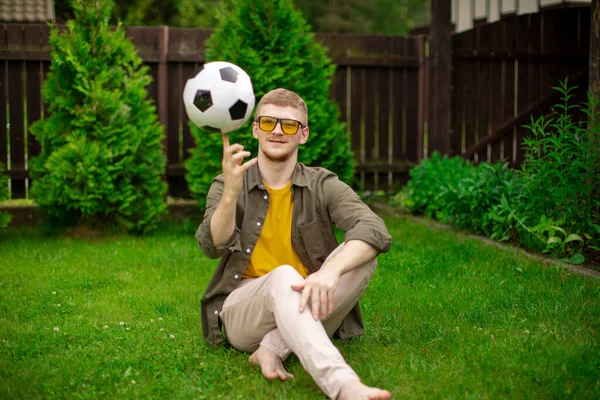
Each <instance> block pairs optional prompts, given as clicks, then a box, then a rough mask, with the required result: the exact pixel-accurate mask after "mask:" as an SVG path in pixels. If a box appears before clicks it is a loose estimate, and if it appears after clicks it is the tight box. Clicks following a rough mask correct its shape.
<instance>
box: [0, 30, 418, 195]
mask: <svg viewBox="0 0 600 400" xmlns="http://www.w3.org/2000/svg"><path fill="white" fill-rule="evenodd" d="M126 30H127V33H128V35H129V36H130V37H131V39H132V41H133V43H134V44H135V46H136V48H137V49H138V51H139V54H140V56H141V57H142V59H143V60H144V62H145V63H146V64H147V65H148V66H149V67H150V73H151V75H152V77H153V78H154V79H153V82H152V84H151V85H150V86H149V87H148V92H149V95H150V97H151V98H152V99H154V100H155V102H156V104H157V107H158V113H159V117H160V120H161V122H162V123H163V124H164V126H165V133H166V135H165V136H166V138H165V142H164V148H165V152H166V154H167V158H168V167H167V171H166V177H167V180H168V182H169V193H170V195H171V196H175V197H185V196H187V195H188V192H187V185H186V183H185V179H184V174H185V169H184V167H183V163H184V161H185V160H186V159H187V158H188V156H189V149H190V148H191V147H193V146H194V141H193V138H192V136H191V134H190V130H189V126H188V119H187V115H186V114H185V112H184V108H183V104H182V96H181V94H182V91H183V86H184V85H185V81H186V80H187V78H188V77H189V76H190V75H191V74H192V72H193V71H194V70H195V69H196V68H198V66H199V65H201V64H202V63H203V62H204V42H205V40H206V39H207V38H208V37H209V35H210V33H211V32H210V31H207V30H197V29H181V28H168V27H129V28H127V29H126ZM48 36H49V30H48V28H47V27H46V26H45V25H32V24H28V25H19V24H4V25H0V159H1V160H2V164H3V166H4V169H5V171H6V172H7V174H8V176H9V177H10V182H11V192H12V197H13V198H22V197H26V196H27V194H28V186H29V170H28V160H29V159H31V157H32V156H35V155H36V154H38V153H39V146H38V144H37V143H36V141H35V139H34V138H33V136H32V135H31V134H30V133H28V132H27V129H28V127H29V126H30V125H31V124H32V123H33V122H34V121H36V120H38V119H39V118H41V117H43V115H44V109H43V105H42V104H43V99H42V97H41V92H40V89H41V86H42V83H43V80H44V76H45V75H46V74H47V72H48V68H49V60H50V48H49V46H48ZM317 40H319V41H321V42H322V43H323V44H324V45H325V46H327V48H328V49H329V53H328V54H329V56H330V57H331V58H332V60H333V62H334V63H335V64H336V65H337V71H336V74H335V77H334V81H333V83H332V87H331V95H332V98H333V99H335V101H336V102H337V104H338V105H339V107H340V110H341V118H342V120H343V121H345V122H346V123H347V126H348V130H349V132H351V137H352V150H353V152H354V156H355V158H356V161H357V169H356V171H357V178H358V179H357V182H358V185H357V186H359V187H360V188H365V189H374V190H377V189H381V190H392V189H394V188H395V187H396V185H397V182H398V181H400V180H404V179H405V178H406V173H407V171H408V169H409V166H410V165H411V164H414V163H416V162H418V160H419V159H420V158H421V156H422V153H421V151H420V149H421V148H422V140H423V139H422V138H423V118H424V110H425V103H424V102H425V98H424V96H423V95H422V93H423V90H422V89H421V88H422V87H423V85H424V78H425V74H424V62H425V57H424V53H423V49H424V43H425V39H424V37H388V36H384V37H382V36H356V35H317Z"/></svg>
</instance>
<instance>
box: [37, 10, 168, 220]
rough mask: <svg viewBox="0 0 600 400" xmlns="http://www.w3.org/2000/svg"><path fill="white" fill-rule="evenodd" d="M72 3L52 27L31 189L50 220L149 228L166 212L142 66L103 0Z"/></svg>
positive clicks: (159, 134) (156, 132) (155, 126)
mask: <svg viewBox="0 0 600 400" xmlns="http://www.w3.org/2000/svg"><path fill="white" fill-rule="evenodd" d="M72 4H73V9H74V13H75V18H74V19H72V20H70V21H68V22H67V26H66V28H65V29H63V30H59V29H57V28H56V27H53V29H52V32H51V36H50V44H51V46H52V52H51V63H50V72H49V74H48V77H47V79H46V81H45V83H44V87H43V95H44V98H45V99H46V101H47V103H48V108H49V117H48V118H46V119H44V120H41V121H38V122H37V123H36V124H34V125H33V126H32V128H31V132H32V133H33V134H34V136H35V137H36V138H37V140H38V141H39V143H40V144H41V154H40V155H39V156H38V157H36V158H34V159H33V161H32V173H33V177H34V180H33V186H32V194H33V197H34V198H35V201H36V202H37V203H38V204H39V205H40V206H41V207H43V208H45V209H47V211H48V213H49V215H50V216H52V217H53V218H54V219H55V220H56V221H61V222H64V223H77V222H81V221H84V220H88V219H92V220H95V221H104V222H107V223H108V224H109V225H111V226H116V227H118V228H119V229H126V230H135V231H147V230H150V229H152V228H153V227H154V226H155V225H156V223H157V221H158V219H159V216H160V215H161V214H162V213H163V212H164V211H165V208H166V206H165V201H164V199H165V195H166V184H165V183H164V182H163V181H162V178H161V176H162V174H163V173H164V168H165V157H164V155H163V151H162V144H161V143H162V139H163V136H164V133H163V130H162V126H161V125H160V124H159V123H158V120H157V116H156V110H155V106H154V105H153V103H152V102H151V101H150V100H149V99H148V95H147V91H146V86H147V85H148V84H149V83H150V81H151V78H150V76H149V75H148V69H147V67H144V66H142V60H141V58H140V57H139V56H138V54H137V53H136V50H135V48H134V46H133V44H132V43H131V41H130V40H129V39H128V38H126V36H125V32H124V30H123V29H122V28H121V26H120V25H119V26H117V27H116V29H113V28H111V26H110V25H109V20H110V17H111V9H112V3H111V2H110V1H105V0H93V1H84V0H76V1H74V2H73V3H72Z"/></svg>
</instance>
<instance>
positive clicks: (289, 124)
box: [281, 119, 299, 135]
mask: <svg viewBox="0 0 600 400" xmlns="http://www.w3.org/2000/svg"><path fill="white" fill-rule="evenodd" d="M298 127H299V126H298V121H294V120H293V119H284V120H282V121H281V130H282V131H283V133H285V134H286V135H294V134H295V133H296V132H298Z"/></svg>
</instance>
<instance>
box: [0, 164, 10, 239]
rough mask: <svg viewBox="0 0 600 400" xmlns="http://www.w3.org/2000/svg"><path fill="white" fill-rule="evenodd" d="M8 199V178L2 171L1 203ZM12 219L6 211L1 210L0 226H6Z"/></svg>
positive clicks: (0, 174) (0, 182) (0, 184)
mask: <svg viewBox="0 0 600 400" xmlns="http://www.w3.org/2000/svg"><path fill="white" fill-rule="evenodd" d="M6 199H8V178H7V177H6V176H4V175H2V173H1V172H0V204H2V202H4V201H6ZM11 219H12V217H11V215H10V214H9V213H6V212H0V228H6V227H7V226H8V224H9V223H10V220H11Z"/></svg>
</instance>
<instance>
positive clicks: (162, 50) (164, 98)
mask: <svg viewBox="0 0 600 400" xmlns="http://www.w3.org/2000/svg"><path fill="white" fill-rule="evenodd" d="M159 29H160V30H159V32H158V43H157V44H158V76H157V80H158V82H157V85H156V86H157V94H156V97H157V100H158V104H157V107H158V119H159V120H160V122H161V123H162V125H163V127H164V129H165V137H164V139H163V149H164V152H165V154H168V152H167V150H168V148H167V147H168V140H167V137H168V132H167V129H168V127H169V103H168V92H167V91H168V87H169V75H168V72H167V71H168V69H167V54H168V52H169V27H168V26H161V27H160V28H159Z"/></svg>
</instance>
